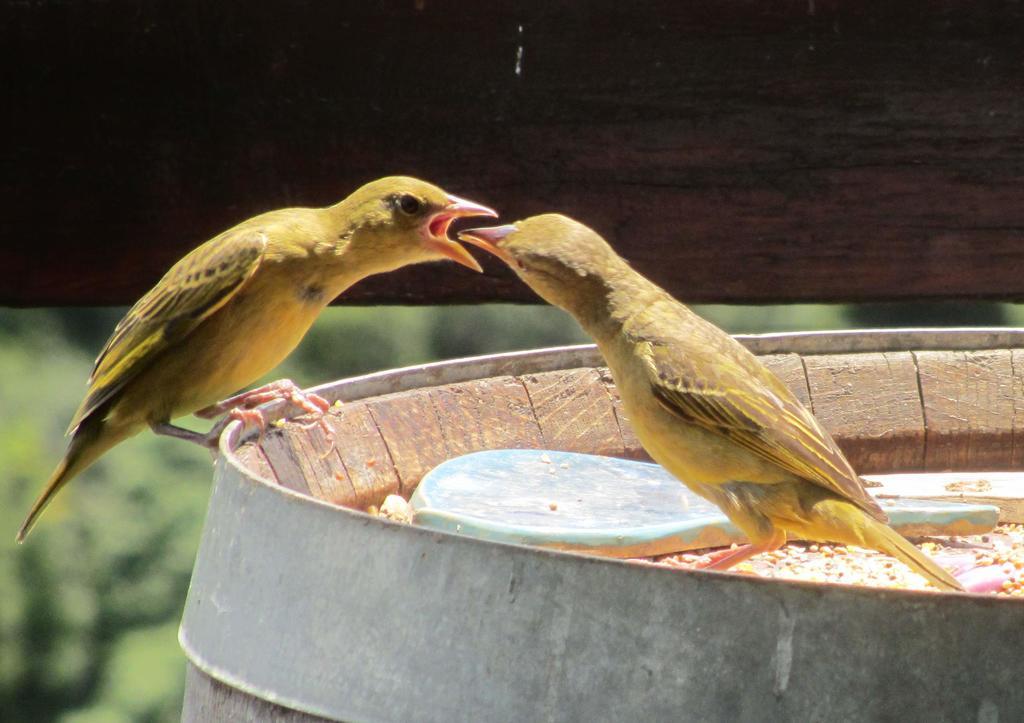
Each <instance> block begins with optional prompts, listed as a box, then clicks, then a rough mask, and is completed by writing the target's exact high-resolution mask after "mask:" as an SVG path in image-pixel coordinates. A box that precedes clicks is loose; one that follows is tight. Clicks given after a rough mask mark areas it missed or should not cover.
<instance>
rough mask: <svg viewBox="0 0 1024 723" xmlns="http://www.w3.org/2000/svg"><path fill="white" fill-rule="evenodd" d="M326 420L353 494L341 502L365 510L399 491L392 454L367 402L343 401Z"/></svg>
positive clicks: (332, 451) (334, 453)
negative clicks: (332, 432) (347, 402)
mask: <svg viewBox="0 0 1024 723" xmlns="http://www.w3.org/2000/svg"><path fill="white" fill-rule="evenodd" d="M327 420H328V423H329V424H330V426H331V428H332V429H333V430H334V448H333V449H332V450H331V455H334V456H337V458H338V460H339V461H340V463H341V464H340V466H341V468H342V470H343V473H344V475H345V477H346V478H347V479H348V481H349V483H350V484H351V485H352V497H351V498H346V499H344V500H342V503H343V504H346V505H351V506H353V507H359V508H361V509H365V508H366V507H369V506H370V505H372V504H379V503H380V501H381V500H382V499H383V498H384V497H385V496H387V495H389V494H396V493H398V492H399V490H400V488H401V484H400V482H399V478H398V474H397V473H396V472H395V466H394V463H393V462H392V461H391V453H390V452H389V450H388V446H387V444H386V443H385V441H384V439H383V437H382V435H381V431H380V428H379V427H378V426H377V423H376V421H375V420H374V418H373V416H372V415H371V413H370V410H369V408H368V407H367V405H366V403H364V402H352V403H350V404H343V405H342V406H341V408H340V409H336V410H332V412H331V413H330V414H329V415H327ZM311 431H312V430H311ZM335 475H337V472H335ZM332 501H333V500H332Z"/></svg>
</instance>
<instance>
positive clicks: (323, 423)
mask: <svg viewBox="0 0 1024 723" xmlns="http://www.w3.org/2000/svg"><path fill="white" fill-rule="evenodd" d="M278 400H281V401H284V402H287V403H289V404H291V405H292V406H294V407H297V408H298V409H300V410H302V412H303V413H305V414H307V415H310V416H313V417H314V419H313V420H312V421H311V422H309V423H308V424H305V425H302V428H303V429H308V428H310V427H312V426H313V425H317V426H319V427H320V429H322V430H323V432H324V435H325V436H326V437H327V440H328V443H329V444H328V448H327V451H326V452H325V453H324V455H323V456H324V457H326V456H327V455H328V454H330V453H331V452H332V451H333V450H334V430H333V429H331V427H330V425H328V424H327V420H326V419H325V418H324V415H325V414H326V413H327V412H328V410H330V408H331V404H330V402H328V401H327V400H326V399H324V398H323V397H321V396H320V395H319V394H314V393H313V392H306V391H303V390H302V389H301V388H300V387H299V386H298V385H297V384H295V382H293V381H292V380H291V379H279V380H277V381H275V382H270V383H269V384H265V385H263V386H262V387H257V388H256V389H250V390H249V391H247V392H242V393H241V394H236V395H235V396H233V397H229V398H227V399H225V400H223V401H221V402H218V403H217V404H214V405H212V406H209V407H206V408H205V409H200V410H199V411H198V412H196V413H195V414H196V416H197V417H202V418H204V419H210V418H213V417H219V416H221V415H222V414H226V415H227V416H226V417H225V418H224V419H222V420H221V421H220V422H219V423H218V424H216V425H215V426H214V428H213V429H211V430H210V436H212V437H214V439H213V445H214V446H216V438H217V437H219V436H220V433H221V432H222V431H223V429H224V427H225V426H227V424H228V423H229V422H231V421H233V420H236V419H237V420H239V421H241V422H242V423H243V424H246V425H248V424H255V425H256V426H257V427H259V430H260V437H261V438H262V436H263V432H264V431H266V428H267V421H266V419H265V418H264V416H263V413H262V412H260V411H259V410H258V409H256V407H258V406H260V405H261V404H266V403H267V402H274V401H278Z"/></svg>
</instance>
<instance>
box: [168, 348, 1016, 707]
mask: <svg viewBox="0 0 1024 723" xmlns="http://www.w3.org/2000/svg"><path fill="white" fill-rule="evenodd" d="M742 340H743V341H744V343H746V344H747V345H748V346H749V347H750V348H752V349H753V350H754V351H755V353H758V354H761V355H763V356H762V358H763V359H764V361H765V362H766V363H768V364H769V366H771V367H772V368H773V369H774V370H775V371H776V372H777V373H779V375H780V376H781V377H782V378H783V379H784V380H785V381H786V382H787V383H788V384H790V386H791V387H792V388H793V389H794V391H795V392H796V393H797V394H798V395H799V396H800V397H801V398H802V399H803V400H804V401H805V402H806V403H808V404H809V405H810V406H811V407H812V408H813V410H814V411H815V413H816V414H817V415H818V417H819V418H820V419H821V420H822V422H823V423H824V424H825V425H826V426H827V427H828V428H829V429H830V431H831V432H832V433H833V434H834V435H835V436H836V438H837V440H838V442H839V443H840V444H841V445H842V446H843V448H844V449H845V450H846V451H847V453H848V454H849V455H850V457H851V461H852V462H853V463H854V465H855V466H856V467H857V468H858V469H859V470H860V471H861V472H864V473H868V472H890V471H898V470H905V471H916V470H983V469H984V470H994V469H1019V468H1020V467H1021V458H1022V456H1024V442H1022V440H1024V437H1022V436H1021V434H1022V430H1024V393H1022V392H1024V358H1022V356H1021V354H1022V353H1024V352H1022V351H1020V350H1018V348H1019V347H1024V343H1022V341H1024V331H1021V330H954V331H946V332H930V331H889V332H841V333H829V334H814V333H811V334H795V335H794V334H791V335H766V336H759V337H745V338H742ZM907 349H913V351H906V350H907ZM600 364H601V361H600V357H599V356H598V355H597V354H596V351H595V350H594V349H593V347H590V346H581V347H567V348H560V349H552V350H541V351H534V352H523V353H516V354H505V355H499V356H491V357H480V358H476V359H464V360H456V361H451V362H443V363H439V364H431V365H426V366H422V367H414V368H410V369H404V370H396V371H390V372H382V373H379V374H372V375H368V376H365V377H359V378H355V379H351V380H346V381H341V382H338V383H335V384H331V385H326V386H324V387H321V388H319V389H318V390H317V391H318V392H319V393H321V394H322V395H324V396H326V397H328V398H329V399H333V400H343V401H345V402H346V404H344V405H343V406H342V407H341V408H340V409H339V410H338V411H337V413H332V414H331V415H330V416H329V423H330V424H331V425H332V426H333V427H334V431H335V435H336V439H337V440H338V444H337V445H336V447H335V448H334V449H330V447H329V446H328V445H327V444H326V441H325V439H324V437H323V433H322V431H320V430H319V428H318V427H316V426H314V427H310V428H305V427H302V426H300V425H298V424H292V423H287V424H284V425H283V426H281V427H279V428H277V427H275V428H273V429H272V430H271V431H270V432H268V433H267V434H266V435H265V436H264V438H263V439H262V442H258V441H257V440H256V439H254V438H253V436H252V435H251V434H249V435H244V434H242V430H241V428H240V426H239V425H237V424H235V425H232V426H231V427H229V428H228V429H227V430H226V432H225V435H224V437H223V438H222V440H221V450H220V456H219V458H218V460H217V463H216V472H215V484H214V489H213V493H212V497H211V501H210V508H209V512H208V515H207V520H206V526H205V528H204V531H203V536H202V542H201V545H200V549H199V554H198V557H197V561H196V566H195V569H194V572H193V577H192V584H191V587H190V590H189V596H188V601H187V603H186V607H185V614H184V618H183V621H182V625H181V631H180V640H181V644H182V647H183V648H184V650H185V653H186V655H187V656H188V659H189V664H188V665H189V671H188V679H187V685H186V695H185V705H184V713H183V717H184V719H185V720H188V721H207V720H260V721H263V720H287V721H307V720H321V719H328V720H389V721H407V720H439V721H440V720H445V721H450V720H563V719H568V720H641V719H642V720H662V719H666V720H668V719H670V720H686V719H693V720H772V719H778V720H819V719H830V720H831V719H835V720H879V719H888V718H897V717H898V718H900V719H904V720H916V719H924V718H925V717H927V718H929V719H944V720H967V719H970V720H974V719H977V720H985V721H996V720H1015V719H1020V718H1022V717H1024V687H1022V686H1021V685H1020V680H1024V656H1021V655H1020V652H1019V648H1020V646H1021V643H1022V642H1024V633H1022V632H1021V631H1022V630H1024V605H1022V604H1021V603H1020V602H1018V601H1013V600H1006V599H995V598H993V597H985V596H976V595H962V594H956V595H950V594H942V593H932V592H912V591H900V590H881V589H866V588H856V587H850V586H838V585H818V584H802V583H794V582H783V581H778V580H768V579H760V578H752V577H748V576H740V575H730V574H714V573H707V572H702V571H678V570H667V569H661V568H654V567H646V566H637V565H631V564H628V563H624V562H620V561H616V560H612V559H602V558H594V557H584V556H579V555H573V554H568V553H559V552H551V551H545V550H538V549H533V548H526V547H520V546H515V545H505V544H499V543H493V542H487V541H482V540H477V539H472V538H467V537H460V536H455V535H449V534H445V533H439V532H435V531H430V530H425V529H421V528H417V527H414V526H408V525H400V524H395V523H392V522H389V521H387V520H384V519H381V518H376V517H371V516H369V515H366V514H364V513H362V512H359V511H358V510H359V509H364V508H366V507H367V506H369V505H371V504H379V503H380V502H381V500H382V499H383V498H384V496H385V495H387V494H390V493H400V494H403V495H406V496H408V494H409V493H411V491H412V489H414V488H415V485H416V484H417V483H418V482H419V479H420V478H421V477H422V475H423V474H424V473H425V472H426V471H428V470H429V469H430V468H431V467H433V466H434V465H435V464H437V463H439V462H441V461H443V460H444V459H446V458H448V457H452V456H455V455H458V454H464V453H468V452H472V451H477V450H481V449H493V448H502V447H545V448H556V449H565V450H571V451H581V452H591V453H597V454H610V455H616V456H625V457H641V456H643V452H642V449H641V448H640V447H639V445H638V443H637V441H636V438H635V436H633V434H632V431H631V430H630V428H629V425H628V421H627V420H625V419H624V418H623V417H622V415H621V414H620V413H619V404H618V398H617V396H616V394H615V389H614V385H613V384H612V382H611V379H610V377H609V376H608V374H607V372H606V370H604V369H603V368H602V367H601V366H600ZM325 452H326V454H325Z"/></svg>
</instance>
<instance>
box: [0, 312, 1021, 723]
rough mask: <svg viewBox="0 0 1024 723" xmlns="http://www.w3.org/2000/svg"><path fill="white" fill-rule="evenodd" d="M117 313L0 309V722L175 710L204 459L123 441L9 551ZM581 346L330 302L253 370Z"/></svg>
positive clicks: (767, 321) (971, 319)
mask: <svg viewBox="0 0 1024 723" xmlns="http://www.w3.org/2000/svg"><path fill="white" fill-rule="evenodd" d="M698 310H699V311H701V312H702V313H703V314H704V315H706V316H707V317H709V318H711V319H712V320H713V321H715V322H716V323H718V324H719V325H721V326H723V327H724V328H726V329H727V330H729V331H731V332H734V333H736V332H763V331H781V330H796V329H829V328H833V329H834V328H851V327H864V326H913V325H939V326H941V325H947V326H948V325H1024V310H1022V309H1021V307H1018V306H1011V305H1005V304H984V303H976V304H964V303H956V304H874V305H861V306H813V305H798V306H784V307H772V306H768V307H736V306H705V307H699V309H698ZM123 311H124V310H123V309H85V310H82V309H47V310H42V309H28V310H13V309H0V380H2V381H0V412H2V414H3V419H4V422H5V424H4V428H3V434H0V501H2V504H0V720H2V721H7V722H15V721H39V720H61V721H68V722H74V723H86V722H90V723H91V722H92V721H96V722H99V721H103V722H104V723H107V722H117V721H172V720H177V718H178V715H179V712H180V708H181V697H182V693H183V687H184V657H183V655H182V654H181V652H180V650H179V649H178V645H177V638H176V635H177V625H178V619H179V616H180V614H181V610H182V606H183V604H184V601H185V592H186V589H187V586H188V581H189V576H190V572H191V569H192V562H193V557H194V555H195V551H196V546H197V544H198V541H199V533H200V529H201V527H202V522H203V516H204V514H205V506H206V498H207V493H208V485H209V482H210V480H211V477H212V475H211V466H210V459H209V455H208V454H207V453H206V452H205V451H203V450H201V449H199V448H197V447H194V446H192V445H188V444H185V443H181V442H177V441H174V440H168V439H164V438H158V437H155V436H154V435H152V434H149V433H144V434H140V435H139V436H138V437H136V438H134V439H132V440H129V441H128V442H126V443H124V444H123V445H121V446H120V447H118V448H116V449H115V450H114V451H112V452H111V453H110V454H108V455H107V456H106V457H105V458H104V459H103V460H101V461H100V462H99V463H98V464H97V465H96V466H95V467H93V468H92V469H91V470H89V471H88V472H87V473H86V474H84V475H83V476H82V477H81V478H79V479H77V480H75V482H74V483H73V484H71V485H69V487H68V488H67V490H65V491H64V492H63V493H62V494H61V495H60V496H59V497H58V498H57V501H56V502H55V503H54V504H53V505H52V506H51V507H50V509H49V510H48V511H47V514H46V515H45V516H44V517H43V520H42V522H41V524H40V525H39V526H38V527H37V529H36V530H35V531H34V532H33V534H32V535H31V536H30V537H29V539H28V541H27V542H26V544H25V545H23V546H21V547H19V546H16V545H15V544H14V541H13V540H14V532H15V530H16V529H17V527H18V524H19V523H20V520H21V517H22V515H23V514H24V513H25V511H26V510H27V509H28V505H29V503H30V502H31V501H32V499H33V498H34V496H35V495H36V494H37V493H38V491H39V489H40V487H41V485H42V483H43V481H44V480H45V479H46V477H47V475H48V474H49V472H50V471H51V468H52V467H53V465H54V464H55V463H56V461H57V459H58V457H59V456H60V454H61V452H62V451H63V444H64V437H63V433H64V427H65V425H66V424H67V421H68V419H69V418H70V416H71V414H72V413H73V411H74V409H75V407H76V406H77V404H78V402H79V401H80V399H81V396H82V393H83V392H84V381H85V378H86V376H87V375H88V372H89V369H90V367H91V361H92V358H93V357H94V356H95V354H96V352H97V351H98V350H99V348H100V347H101V346H102V344H103V341H104V340H105V338H106V336H107V334H108V333H109V331H110V329H111V328H113V325H114V323H115V322H116V321H117V319H118V318H120V316H121V314H122V313H123ZM583 341H586V339H585V338H584V337H583V335H582V333H581V332H580V331H579V330H578V329H577V328H576V326H575V324H574V323H573V322H572V321H571V320H570V319H569V318H568V317H567V316H565V315H564V314H562V313H561V312H560V311H558V310H555V309H552V308H548V307H526V306H524V307H513V306H502V305H489V306H474V307H438V308H403V307H385V308H344V307H343V308H333V309H330V310H328V311H327V312H326V313H325V314H324V315H323V317H322V318H321V319H320V320H319V321H318V322H317V324H316V325H315V326H314V328H313V330H312V331H311V332H310V334H309V335H308V336H307V338H306V339H305V341H304V342H303V343H302V345H301V346H300V348H299V349H298V350H297V351H296V352H295V353H294V354H293V355H292V357H291V358H290V359H289V360H288V361H287V362H285V364H284V365H283V366H282V367H281V368H279V369H278V370H276V371H275V373H274V374H272V375H270V376H269V377H268V379H269V378H275V377H280V376H289V377H291V378H293V379H295V380H296V381H297V382H298V383H299V384H301V385H312V384H318V383H321V382H325V381H329V380H333V379H338V378H342V377H346V376H351V375H354V374H359V373H363V372H367V371H372V370H377V369H384V368H392V367H398V366H404V365H407V364H413V363H420V362H427V361H433V360H437V359H448V358H453V357H458V356H466V355H472V354H483V353H491V352H502V351H511V350H514V349H527V348H536V347H541V346H552V345H558V344H569V343H580V342H583ZM196 426H197V427H199V423H198V422H197V425H196Z"/></svg>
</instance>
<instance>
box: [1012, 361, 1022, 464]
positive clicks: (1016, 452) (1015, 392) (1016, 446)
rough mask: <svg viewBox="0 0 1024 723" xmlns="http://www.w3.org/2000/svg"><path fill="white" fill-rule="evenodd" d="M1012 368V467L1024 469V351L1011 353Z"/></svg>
mask: <svg viewBox="0 0 1024 723" xmlns="http://www.w3.org/2000/svg"><path fill="white" fill-rule="evenodd" d="M1010 368H1011V369H1012V370H1013V387H1012V390H1011V391H1012V396H1013V437H1012V440H1011V452H1010V457H1011V459H1010V467H1011V468H1014V469H1021V468H1024V349H1012V350H1011V351H1010Z"/></svg>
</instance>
